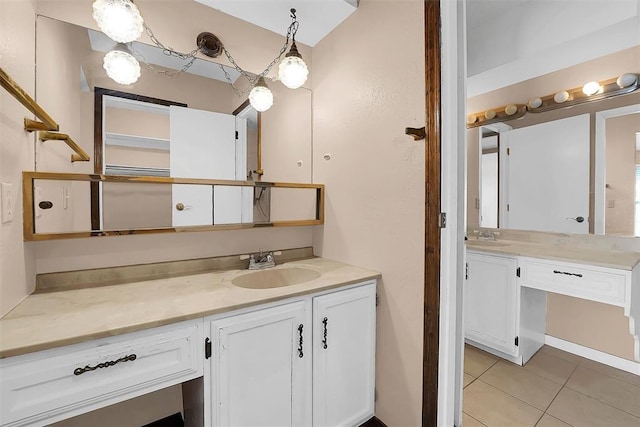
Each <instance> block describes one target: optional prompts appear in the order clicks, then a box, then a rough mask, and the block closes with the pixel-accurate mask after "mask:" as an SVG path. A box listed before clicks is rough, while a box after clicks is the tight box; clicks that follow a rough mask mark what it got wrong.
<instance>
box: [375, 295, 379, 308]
mask: <svg viewBox="0 0 640 427" xmlns="http://www.w3.org/2000/svg"><path fill="white" fill-rule="evenodd" d="M378 304H380V297H379V296H378V294H376V307H377V306H378Z"/></svg>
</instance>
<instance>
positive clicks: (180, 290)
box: [0, 258, 381, 358]
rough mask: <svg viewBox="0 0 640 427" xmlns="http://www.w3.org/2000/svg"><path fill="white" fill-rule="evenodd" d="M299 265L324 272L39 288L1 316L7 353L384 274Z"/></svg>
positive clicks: (0, 345) (315, 262)
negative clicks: (248, 281)
mask: <svg viewBox="0 0 640 427" xmlns="http://www.w3.org/2000/svg"><path fill="white" fill-rule="evenodd" d="M289 266H300V267H305V268H309V269H312V270H316V271H317V272H319V273H320V274H321V275H320V277H319V278H318V279H315V280H312V281H309V282H306V283H302V284H298V285H290V286H285V287H279V288H271V289H245V288H241V287H238V286H235V285H233V284H232V283H231V280H232V279H233V278H234V277H236V276H239V275H242V274H246V273H248V271H247V270H226V271H216V272H210V273H203V274H194V275H187V276H181V277H172V278H165V279H155V280H147V281H137V282H135V283H127V284H121V285H113V286H101V287H94V288H86V289H74V290H66V291H58V292H50V293H41V294H33V295H30V296H28V297H27V298H26V299H25V300H24V301H23V302H22V303H20V304H19V305H18V306H17V307H15V308H14V309H13V310H12V311H10V312H9V313H7V314H6V315H5V316H4V317H3V318H2V319H0V358H5V357H10V356H16V355H20V354H26V353H31V352H35V351H40V350H45V349H49V348H54V347H60V346H64V345H69V344H76V343H80V342H84V341H88V340H92V339H97V338H104V337H109V336H113V335H119V334H123V333H127V332H133V331H138V330H142V329H147V328H152V327H156V326H162V325H167V324H170V323H175V322H179V321H183V320H189V319H196V318H199V317H204V316H209V315H212V314H218V313H223V312H226V311H231V310H234V309H238V308H243V307H248V306H251V305H256V304H262V303H267V302H272V301H275V300H279V299H283V298H288V297H294V296H300V295H305V294H310V293H314V292H319V291H323V290H328V289H331V288H336V287H340V286H345V285H349V284H354V283H358V282H362V281H364V280H368V279H377V278H379V277H381V275H380V273H379V272H377V271H374V270H368V269H364V268H360V267H355V266H352V265H347V264H343V263H340V262H336V261H332V260H328V259H324V258H312V259H306V260H302V261H292V262H287V263H285V264H282V265H278V266H276V267H274V268H275V269H278V268H283V267H289Z"/></svg>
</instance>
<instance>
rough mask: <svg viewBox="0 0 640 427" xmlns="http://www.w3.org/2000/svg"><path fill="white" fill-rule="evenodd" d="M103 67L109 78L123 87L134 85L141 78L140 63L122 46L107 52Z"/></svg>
mask: <svg viewBox="0 0 640 427" xmlns="http://www.w3.org/2000/svg"><path fill="white" fill-rule="evenodd" d="M102 67H103V68H104V70H105V71H106V72H107V76H109V77H110V78H111V79H112V80H113V81H115V82H116V83H120V84H121V85H130V84H133V83H135V82H136V81H138V78H139V77H140V63H138V60H137V59H136V58H134V57H133V55H131V54H130V53H129V52H127V51H126V50H125V48H124V47H123V46H122V45H121V46H118V48H116V49H114V50H112V51H110V52H107V54H106V55H105V56H104V60H103V64H102Z"/></svg>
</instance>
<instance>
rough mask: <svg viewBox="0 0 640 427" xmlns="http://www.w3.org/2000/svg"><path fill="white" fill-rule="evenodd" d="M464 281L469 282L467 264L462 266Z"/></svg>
mask: <svg viewBox="0 0 640 427" xmlns="http://www.w3.org/2000/svg"><path fill="white" fill-rule="evenodd" d="M464 279H465V280H469V263H468V262H467V263H465V265H464Z"/></svg>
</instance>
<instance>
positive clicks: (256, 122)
mask: <svg viewBox="0 0 640 427" xmlns="http://www.w3.org/2000/svg"><path fill="white" fill-rule="evenodd" d="M105 39H106V40H105ZM112 44H113V41H111V40H110V39H108V38H107V37H106V36H104V35H103V34H102V33H99V32H97V31H94V30H91V29H87V28H83V27H80V26H77V25H73V24H69V23H65V22H61V21H57V20H55V19H51V18H47V17H44V16H38V17H37V46H36V61H37V64H38V71H39V72H38V73H37V77H36V80H37V81H36V91H37V94H38V96H37V101H38V102H39V103H40V104H41V105H43V108H45V109H46V110H47V111H49V110H51V111H52V114H54V115H55V116H56V117H57V118H59V122H60V123H61V126H63V127H64V128H65V130H68V133H69V134H70V135H73V136H74V139H75V140H77V141H79V142H80V144H81V145H82V147H83V148H85V149H86V151H87V152H88V153H89V154H90V155H91V157H92V159H94V160H95V159H96V157H97V158H101V157H102V156H101V153H96V155H93V154H94V153H93V151H94V150H93V149H92V148H93V147H91V146H90V145H89V144H91V145H93V143H92V141H93V140H94V139H95V136H96V135H92V134H95V132H93V124H94V120H93V115H94V112H93V111H94V108H93V104H94V92H95V93H96V94H97V93H98V92H97V90H96V88H103V89H105V90H113V91H118V92H124V93H128V94H132V95H137V96H139V97H147V98H155V99H159V100H169V101H170V104H174V105H175V106H176V107H178V106H179V107H184V108H189V109H192V110H195V111H202V112H209V113H218V114H221V115H222V114H224V115H227V116H229V117H231V118H233V119H238V120H240V121H242V120H246V122H245V123H243V127H242V129H240V128H238V129H234V130H233V131H232V132H231V139H234V138H235V131H236V130H238V131H239V133H240V134H242V133H243V132H244V133H245V134H246V135H247V137H251V136H252V135H254V136H255V138H258V135H259V138H260V142H261V144H256V143H253V145H251V143H249V144H248V145H247V149H246V151H245V153H244V158H245V160H246V161H247V162H248V161H249V160H251V162H252V164H251V165H249V164H247V165H246V166H245V169H246V172H244V173H242V174H238V176H239V178H235V177H234V178H231V179H242V180H244V179H247V178H248V177H249V172H251V178H252V179H256V180H259V179H260V176H259V175H258V176H256V174H255V172H253V171H259V169H263V170H264V173H265V175H264V176H263V177H262V179H264V180H265V181H287V182H306V183H308V182H311V167H310V165H311V91H310V90H308V89H306V88H299V89H296V90H292V89H288V88H286V87H285V86H284V85H282V84H281V83H280V82H271V81H269V86H270V88H271V90H272V92H273V94H274V97H275V98H276V100H277V102H274V106H273V107H272V108H271V109H270V110H268V111H267V112H264V113H261V114H260V115H257V114H256V113H255V112H254V113H251V112H250V111H244V112H243V111H241V110H239V107H241V106H242V105H243V103H244V102H245V101H246V94H244V95H243V96H242V97H239V96H238V95H236V93H234V91H233V89H232V87H231V85H230V84H229V83H228V81H227V79H226V77H225V73H227V74H229V76H230V78H231V79H232V80H235V79H236V78H237V74H238V73H237V72H236V71H235V70H234V69H233V68H229V67H222V66H221V65H220V64H216V63H214V62H212V61H209V60H205V59H201V58H198V59H196V61H195V63H194V64H193V66H192V67H190V68H189V70H188V72H183V73H177V71H176V69H178V70H179V69H180V66H179V65H180V64H181V63H180V64H171V63H170V61H169V62H167V61H168V60H171V59H175V58H170V57H166V58H165V56H164V55H162V53H161V52H160V51H159V50H158V48H156V47H155V46H148V45H144V44H142V43H138V42H136V43H135V44H134V45H133V50H134V51H135V52H137V54H138V55H140V57H142V58H144V60H145V61H146V62H147V63H148V64H145V62H143V61H141V76H140V78H139V79H138V80H137V81H136V82H135V83H134V84H130V85H120V84H117V83H115V82H114V81H113V80H111V79H110V78H109V77H107V75H106V72H105V70H104V68H103V57H104V52H105V51H106V50H108V49H110V48H112V47H113V46H111V45H112ZM158 64H161V65H158ZM171 67H173V68H171ZM52 81H55V82H56V84H55V85H52V84H51V82H52ZM241 81H242V80H238V82H240V83H241ZM240 89H241V91H242V90H243V89H246V88H240ZM115 98H119V97H115ZM107 103H108V104H109V103H112V104H114V105H113V108H114V111H113V114H112V113H111V112H109V116H113V117H114V118H113V120H109V117H106V123H107V125H108V126H109V129H104V130H105V131H106V132H108V133H110V134H120V135H133V136H142V137H145V138H157V139H160V140H170V139H171V135H170V133H169V134H168V133H167V125H166V123H164V124H163V123H160V121H159V120H157V117H156V121H158V122H159V123H158V124H157V125H147V126H146V127H147V130H144V131H142V133H140V134H137V133H136V132H139V131H140V130H139V129H136V128H137V127H140V126H142V125H140V123H144V120H142V121H141V118H140V116H142V115H144V113H145V112H144V111H140V108H138V111H135V110H133V109H132V104H129V105H128V106H126V107H128V108H123V104H122V103H121V104H120V105H117V104H118V102H116V100H113V99H112V100H110V101H108V102H107ZM138 107H140V106H138ZM116 108H119V109H120V110H121V111H119V112H118V111H117V110H115V109H116ZM122 110H125V111H122ZM234 112H235V113H236V114H235V115H234ZM240 113H243V114H240ZM96 114H98V113H96ZM163 115H165V114H164V113H163V114H160V116H163ZM123 116H124V117H127V118H128V120H126V121H123V120H122V117H123ZM260 116H261V117H260ZM165 117H166V116H165ZM100 118H105V117H104V116H102V115H100V116H98V115H96V119H100ZM113 123H115V125H114V126H112V124H113ZM207 123H208V122H207V121H203V122H201V123H199V133H200V134H201V135H200V137H204V136H207V137H208V136H212V135H217V134H219V133H220V132H218V131H216V130H215V129H214V127H213V126H206V125H207ZM170 129H171V126H170V125H169V131H170ZM120 135H110V136H115V140H117V137H118V136H120ZM108 141H109V143H112V142H114V138H110V139H109V140H108ZM249 142H250V140H249ZM234 143H235V142H234ZM259 145H261V147H262V153H259V152H258V151H257V150H258V148H259V147H258V146H259ZM121 147H122V145H121ZM249 150H251V151H249ZM65 154H68V153H64V152H63V150H62V149H60V150H58V149H57V147H53V148H52V147H51V146H48V147H47V149H46V150H45V149H43V147H42V146H41V145H39V146H38V147H37V149H36V161H37V164H38V170H43V171H61V172H62V171H64V172H66V171H69V164H68V161H67V159H66V158H67V157H68V156H66V155H65ZM120 154H122V150H121V153H120ZM260 160H261V161H262V164H257V162H259V161H260ZM76 169H77V170H82V171H85V172H97V170H91V165H74V170H76ZM158 172H159V171H155V172H154V173H158ZM163 173H166V172H163ZM175 176H188V177H195V176H192V175H184V174H181V175H175ZM225 179H229V178H225Z"/></svg>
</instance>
